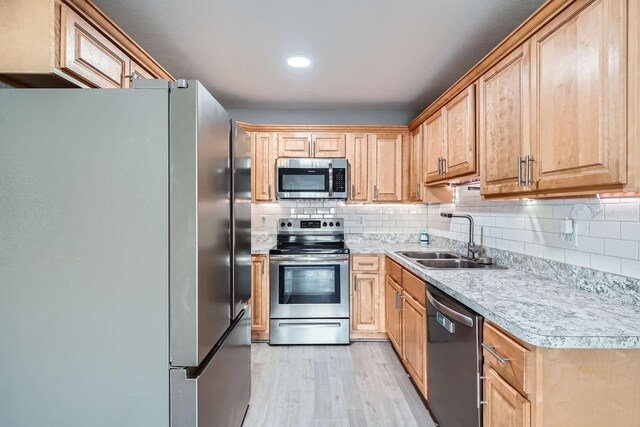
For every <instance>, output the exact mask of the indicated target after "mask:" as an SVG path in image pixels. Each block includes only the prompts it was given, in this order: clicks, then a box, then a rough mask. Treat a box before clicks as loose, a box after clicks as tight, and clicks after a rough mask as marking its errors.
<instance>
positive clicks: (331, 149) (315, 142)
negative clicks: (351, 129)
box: [278, 132, 347, 158]
mask: <svg viewBox="0 0 640 427" xmlns="http://www.w3.org/2000/svg"><path fill="white" fill-rule="evenodd" d="M346 145H347V135H346V134H344V133H326V134H325V133H319V134H310V133H304V132H279V133H278V157H325V158H327V157H328V158H344V157H346V151H347V147H346Z"/></svg>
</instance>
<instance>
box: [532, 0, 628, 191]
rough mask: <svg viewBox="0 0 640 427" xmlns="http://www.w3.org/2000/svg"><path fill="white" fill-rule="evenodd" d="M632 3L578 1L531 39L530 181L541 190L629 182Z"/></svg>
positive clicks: (621, 1)
mask: <svg viewBox="0 0 640 427" xmlns="http://www.w3.org/2000/svg"><path fill="white" fill-rule="evenodd" d="M627 5H628V2H627V1H626V0H591V1H576V2H575V3H573V4H572V5H571V6H569V7H568V8H567V9H566V10H564V11H563V12H562V13H560V14H559V15H558V16H557V17H555V18H554V19H552V20H551V21H550V22H549V23H547V24H546V25H545V26H544V27H543V28H542V29H540V30H539V31H537V32H536V33H535V34H534V36H533V38H532V40H531V64H532V70H531V75H532V87H533V90H532V98H533V99H532V103H531V104H532V111H531V112H532V118H531V121H532V152H531V153H530V154H531V155H532V156H533V157H534V159H533V160H532V162H533V165H531V167H530V170H531V177H530V179H532V180H533V182H535V186H536V187H535V189H536V190H537V191H539V192H552V191H558V190H564V191H566V190H569V189H583V188H588V189H593V188H598V187H600V188H606V187H607V186H611V185H616V184H617V185H620V184H623V183H625V182H626V179H627V133H626V123H627V122H626V118H627V116H626V111H627V110H626V108H627V102H626V93H627V91H626V89H627V85H626V72H627V63H626V60H627V49H626V47H627V40H626V37H627V22H628V21H627ZM636 25H637V22H636ZM629 41H630V40H629ZM635 43H637V40H636V41H635ZM526 178H527V177H526V176H525V179H526Z"/></svg>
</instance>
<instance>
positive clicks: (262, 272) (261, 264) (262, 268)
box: [260, 260, 265, 276]
mask: <svg viewBox="0 0 640 427" xmlns="http://www.w3.org/2000/svg"><path fill="white" fill-rule="evenodd" d="M264 264H265V262H264V260H263V261H262V262H261V263H260V274H261V275H262V276H264Z"/></svg>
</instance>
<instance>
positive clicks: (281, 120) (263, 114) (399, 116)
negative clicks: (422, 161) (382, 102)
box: [228, 110, 419, 125]
mask: <svg viewBox="0 0 640 427" xmlns="http://www.w3.org/2000/svg"><path fill="white" fill-rule="evenodd" d="M228 111H229V115H230V116H231V117H232V118H234V119H235V120H238V121H240V122H246V123H251V124H256V125H268V124H279V125H405V124H407V123H409V122H410V121H411V120H413V119H414V118H415V117H416V116H417V115H418V113H419V111H362V110H228Z"/></svg>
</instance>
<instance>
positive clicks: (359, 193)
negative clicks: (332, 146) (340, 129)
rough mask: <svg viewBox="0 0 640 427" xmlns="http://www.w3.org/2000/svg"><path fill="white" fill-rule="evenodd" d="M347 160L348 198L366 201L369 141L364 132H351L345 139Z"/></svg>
mask: <svg viewBox="0 0 640 427" xmlns="http://www.w3.org/2000/svg"><path fill="white" fill-rule="evenodd" d="M347 160H348V161H349V181H350V182H349V198H348V199H347V201H352V202H366V201H367V200H368V199H369V143H368V136H367V134H366V133H351V134H349V135H348V139H347Z"/></svg>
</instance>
